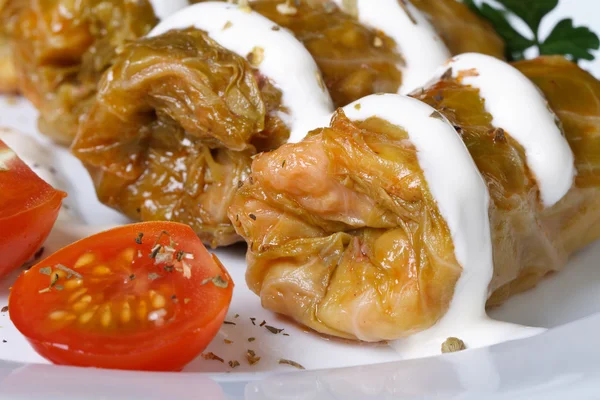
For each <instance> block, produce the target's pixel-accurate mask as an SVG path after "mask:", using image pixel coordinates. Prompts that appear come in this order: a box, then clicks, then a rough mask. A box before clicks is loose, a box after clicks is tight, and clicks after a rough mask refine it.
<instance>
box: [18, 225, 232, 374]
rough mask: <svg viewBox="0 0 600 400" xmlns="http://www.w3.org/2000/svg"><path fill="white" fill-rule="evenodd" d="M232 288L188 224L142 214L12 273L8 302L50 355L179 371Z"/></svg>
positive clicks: (63, 360)
mask: <svg viewBox="0 0 600 400" xmlns="http://www.w3.org/2000/svg"><path fill="white" fill-rule="evenodd" d="M232 293H233V282H232V281H231V278H230V277H229V274H228V273H227V271H226V270H225V268H224V267H223V265H222V264H221V263H220V262H219V261H218V259H217V258H216V257H214V256H211V255H210V253H208V251H207V250H206V248H205V247H204V246H203V245H202V242H201V241H200V239H198V237H197V236H196V235H195V233H194V232H193V230H192V229H191V228H190V227H188V226H187V225H183V224H178V223H170V222H146V223H139V224H133V225H128V226H124V227H119V228H116V229H112V230H109V231H106V232H103V233H100V234H98V235H94V236H91V237H89V238H86V239H83V240H81V241H79V242H76V243H74V244H72V245H70V246H68V247H65V248H64V249H62V250H59V251H58V252H56V253H55V254H53V255H51V256H50V257H48V258H47V259H45V260H44V261H43V262H41V263H39V264H38V265H36V266H34V267H33V268H31V269H30V270H29V271H28V272H27V273H24V274H22V275H21V276H20V277H19V278H18V279H17V281H16V283H15V284H14V285H13V288H12V291H11V294H10V298H9V310H10V317H11V320H12V321H13V323H14V324H15V326H16V327H17V329H19V331H20V332H21V333H22V334H23V335H24V336H25V337H26V338H27V339H28V340H29V342H30V343H31V344H32V346H33V347H34V348H35V349H36V350H37V351H38V352H39V353H40V354H41V355H42V356H44V357H45V358H47V359H49V360H51V361H52V362H54V363H57V364H69V365H78V366H91V367H99V368H115V369H137V370H153V371H175V370H180V369H181V368H183V367H184V366H185V365H186V364H187V363H188V362H190V361H191V360H192V359H194V358H195V357H196V356H197V355H198V354H199V353H200V352H201V351H202V350H204V349H205V348H206V346H207V345H208V344H209V343H210V341H211V340H212V339H213V337H214V336H215V335H216V334H217V332H218V330H219V328H220V326H221V325H222V323H223V320H224V319H225V315H226V313H227V310H228V307H229V303H230V302H231V296H232Z"/></svg>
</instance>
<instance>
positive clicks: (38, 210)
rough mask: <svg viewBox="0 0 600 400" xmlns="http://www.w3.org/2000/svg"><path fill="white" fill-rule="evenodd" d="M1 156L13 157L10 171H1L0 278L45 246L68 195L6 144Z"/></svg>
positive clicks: (2, 144)
mask: <svg viewBox="0 0 600 400" xmlns="http://www.w3.org/2000/svg"><path fill="white" fill-rule="evenodd" d="M0 154H4V155H6V154H10V155H11V158H10V159H9V160H8V161H5V164H6V167H8V170H6V171H0V278H1V277H3V276H4V275H6V274H8V273H9V272H11V271H13V270H15V269H16V268H18V267H20V266H21V265H23V264H24V263H25V262H26V261H27V260H29V259H30V258H31V257H32V256H33V255H34V254H35V252H36V251H37V250H38V249H39V248H40V247H41V246H42V244H43V243H44V241H45V240H46V238H47V237H48V235H49V234H50V231H51V230H52V227H53V226H54V223H55V221H56V219H57V218H58V213H59V211H60V208H61V205H62V199H63V198H64V197H65V196H66V194H65V193H63V192H61V191H58V190H55V189H54V188H53V187H52V186H50V185H49V184H48V183H46V182H45V181H44V180H42V179H41V178H40V177H38V176H37V175H36V173H35V172H33V171H32V170H31V169H29V167H27V165H25V163H24V162H23V161H21V160H20V159H19V158H18V157H17V156H16V154H14V152H12V150H10V148H9V147H8V146H6V144H4V142H2V141H0Z"/></svg>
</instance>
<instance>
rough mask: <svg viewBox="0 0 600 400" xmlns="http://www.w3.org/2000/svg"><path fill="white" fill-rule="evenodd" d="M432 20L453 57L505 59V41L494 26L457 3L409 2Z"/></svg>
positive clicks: (439, 0) (442, 0)
mask: <svg viewBox="0 0 600 400" xmlns="http://www.w3.org/2000/svg"><path fill="white" fill-rule="evenodd" d="M410 2H411V3H413V4H414V6H415V7H417V8H418V9H420V10H421V11H423V12H424V13H425V14H426V15H428V16H429V18H430V19H431V23H432V24H433V26H435V28H436V29H437V31H438V33H439V34H440V36H441V37H442V40H443V41H444V43H446V46H448V49H450V52H451V53H452V55H456V54H461V53H470V52H473V53H483V54H488V55H490V56H494V57H496V58H500V59H504V41H503V40H502V39H501V38H500V36H498V34H497V33H496V31H495V30H494V28H493V27H492V25H491V24H490V23H489V22H488V21H486V20H484V19H482V18H480V17H479V16H478V15H477V14H475V13H474V12H473V11H471V10H470V9H469V7H467V6H466V5H465V4H463V3H461V2H459V1H456V0H410Z"/></svg>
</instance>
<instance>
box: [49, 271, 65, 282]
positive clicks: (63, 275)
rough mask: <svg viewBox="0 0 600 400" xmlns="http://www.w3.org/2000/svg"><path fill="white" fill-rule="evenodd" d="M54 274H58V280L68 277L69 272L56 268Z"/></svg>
mask: <svg viewBox="0 0 600 400" xmlns="http://www.w3.org/2000/svg"><path fill="white" fill-rule="evenodd" d="M52 275H56V276H58V278H57V280H58V279H62V278H66V277H67V273H66V272H65V271H63V270H62V269H55V270H54V271H52Z"/></svg>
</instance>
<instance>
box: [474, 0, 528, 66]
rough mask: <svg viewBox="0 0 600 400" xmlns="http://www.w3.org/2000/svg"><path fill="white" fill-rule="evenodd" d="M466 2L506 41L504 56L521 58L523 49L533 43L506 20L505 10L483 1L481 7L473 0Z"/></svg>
mask: <svg viewBox="0 0 600 400" xmlns="http://www.w3.org/2000/svg"><path fill="white" fill-rule="evenodd" d="M466 3H467V5H469V7H470V8H471V9H473V10H475V11H476V12H477V14H479V15H480V16H481V17H483V18H485V19H487V20H488V21H489V22H490V23H491V24H492V26H493V27H494V29H495V30H496V32H498V34H499V35H500V36H501V37H502V39H504V42H505V43H506V58H508V59H509V60H522V59H523V58H524V54H523V53H524V52H525V50H527V49H528V48H530V47H531V46H533V45H535V41H533V40H531V39H527V38H526V37H524V36H523V35H521V34H520V33H519V32H517V31H516V30H515V28H513V27H512V25H511V24H510V23H509V22H508V19H507V17H506V12H505V11H503V10H499V9H497V8H494V7H492V6H490V5H489V4H485V3H484V4H482V5H481V8H477V6H476V5H475V3H474V2H473V0H467V1H466Z"/></svg>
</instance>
